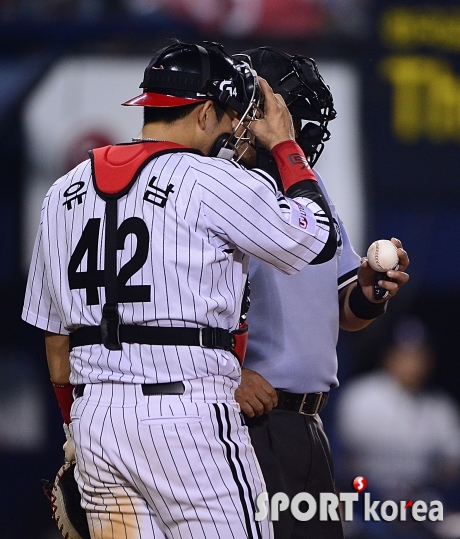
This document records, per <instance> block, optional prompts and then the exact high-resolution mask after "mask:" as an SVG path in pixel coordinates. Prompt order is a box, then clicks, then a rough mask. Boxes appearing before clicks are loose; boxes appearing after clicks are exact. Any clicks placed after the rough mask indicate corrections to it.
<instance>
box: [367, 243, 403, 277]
mask: <svg viewBox="0 0 460 539" xmlns="http://www.w3.org/2000/svg"><path fill="white" fill-rule="evenodd" d="M396 249H397V247H396V246H395V245H394V243H391V241H390V240H377V241H374V243H372V244H371V246H370V247H369V249H368V250H367V260H368V261H369V265H370V267H371V268H372V269H373V270H375V271H388V270H391V269H394V268H395V267H396V266H397V265H398V262H399V258H398V253H397V251H396Z"/></svg>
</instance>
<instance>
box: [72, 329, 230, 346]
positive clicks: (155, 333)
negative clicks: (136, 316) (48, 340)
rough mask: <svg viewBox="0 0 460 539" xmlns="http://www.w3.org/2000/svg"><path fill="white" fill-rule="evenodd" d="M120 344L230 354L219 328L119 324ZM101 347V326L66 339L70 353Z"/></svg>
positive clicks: (227, 339) (227, 336)
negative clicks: (214, 349) (189, 347)
mask: <svg viewBox="0 0 460 539" xmlns="http://www.w3.org/2000/svg"><path fill="white" fill-rule="evenodd" d="M118 330H119V341H120V342H126V343H137V344H151V345H154V344H159V345H163V346H168V345H176V346H201V347H202V348H218V349H220V350H230V351H231V350H233V348H234V345H235V339H234V337H233V335H232V334H231V333H230V332H229V331H227V330H226V329H222V328H210V327H205V328H172V327H156V326H134V325H126V324H120V325H119V326H118ZM90 344H103V337H102V332H101V326H84V327H81V328H78V329H76V330H75V331H74V332H73V333H71V334H70V335H69V345H70V350H72V348H75V347H76V346H86V345H90Z"/></svg>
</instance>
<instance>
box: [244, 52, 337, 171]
mask: <svg viewBox="0 0 460 539" xmlns="http://www.w3.org/2000/svg"><path fill="white" fill-rule="evenodd" d="M235 58H237V59H244V60H246V61H248V62H249V63H250V65H251V66H252V67H253V68H254V69H255V70H256V71H257V74H258V75H260V76H261V77H263V78H264V79H266V80H267V82H268V83H269V84H270V86H271V87H272V88H273V91H274V92H275V93H278V94H281V96H282V97H283V99H284V101H285V102H286V105H287V106H288V108H289V111H290V112H291V114H292V116H293V117H294V118H298V119H301V120H311V121H310V122H308V123H307V124H306V125H305V126H304V127H303V128H302V131H301V133H300V135H299V137H298V139H297V142H298V143H299V144H300V145H301V147H302V149H303V150H304V152H305V155H306V156H307V158H308V161H309V163H310V165H311V166H313V165H314V164H315V163H316V162H317V161H318V158H319V156H320V155H321V152H322V151H323V149H324V143H325V142H326V141H327V140H329V138H330V136H331V134H330V133H329V131H328V129H327V126H328V123H329V122H330V121H331V120H333V119H334V118H335V117H336V116H337V113H336V111H335V109H334V101H333V99H332V94H331V91H330V89H329V87H328V86H327V85H326V83H325V82H324V80H323V78H322V77H321V75H320V73H319V71H318V67H317V65H316V62H315V61H314V60H312V59H311V58H307V57H306V56H300V55H295V56H291V55H290V54H286V53H284V52H282V51H280V50H277V49H275V48H273V47H259V48H257V49H250V50H246V51H244V52H242V53H241V54H236V55H235ZM313 122H314V123H313Z"/></svg>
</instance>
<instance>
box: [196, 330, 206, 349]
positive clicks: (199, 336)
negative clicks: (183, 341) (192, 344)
mask: <svg viewBox="0 0 460 539" xmlns="http://www.w3.org/2000/svg"><path fill="white" fill-rule="evenodd" d="M203 329H204V328H200V329H199V331H198V342H199V343H200V346H201V348H206V346H205V345H204V342H203Z"/></svg>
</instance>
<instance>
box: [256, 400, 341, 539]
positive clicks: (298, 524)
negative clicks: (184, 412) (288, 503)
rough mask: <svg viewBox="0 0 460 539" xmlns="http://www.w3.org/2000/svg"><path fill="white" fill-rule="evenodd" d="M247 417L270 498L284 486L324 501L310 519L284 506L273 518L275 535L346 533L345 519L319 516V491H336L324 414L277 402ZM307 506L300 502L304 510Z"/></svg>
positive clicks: (336, 538) (289, 538)
mask: <svg viewBox="0 0 460 539" xmlns="http://www.w3.org/2000/svg"><path fill="white" fill-rule="evenodd" d="M246 423H247V425H248V427H249V433H250V435H251V441H252V444H253V446H254V449H255V451H256V454H257V458H258V460H259V463H260V467H261V468H262V472H263V475H264V478H265V482H266V484H267V491H268V493H269V496H270V498H271V496H273V494H275V493H277V492H284V493H286V494H287V495H288V497H289V499H290V500H292V498H293V497H294V496H295V495H296V494H298V493H299V492H308V493H309V494H311V495H312V496H314V497H315V499H316V501H317V504H318V510H317V513H316V515H315V516H314V517H313V518H312V519H311V520H307V521H299V520H296V519H295V518H294V517H293V516H292V514H291V512H290V510H289V509H288V510H286V511H282V512H280V515H279V520H278V521H274V522H273V526H274V529H275V539H343V532H342V524H341V522H340V521H331V520H327V521H320V520H319V493H320V492H335V485H334V471H333V465H332V456H331V450H330V446H329V441H328V439H327V436H326V433H325V432H324V429H323V424H322V421H321V419H320V418H319V416H316V417H309V416H304V415H301V414H299V413H297V412H291V411H285V410H277V409H276V408H275V409H274V410H272V411H271V412H270V413H268V414H264V415H262V416H260V417H257V418H252V419H249V418H246ZM302 503H305V502H302ZM306 509H307V506H306V505H305V507H304V508H302V504H300V510H301V511H305V510H306Z"/></svg>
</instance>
